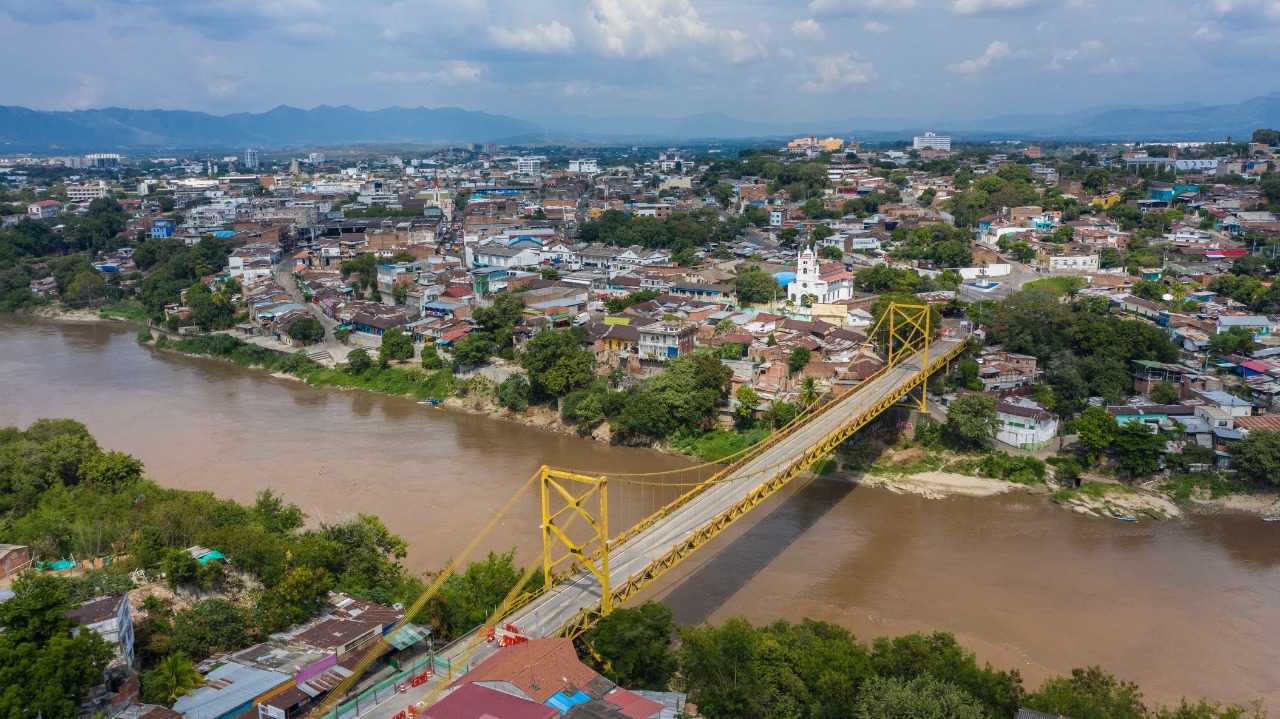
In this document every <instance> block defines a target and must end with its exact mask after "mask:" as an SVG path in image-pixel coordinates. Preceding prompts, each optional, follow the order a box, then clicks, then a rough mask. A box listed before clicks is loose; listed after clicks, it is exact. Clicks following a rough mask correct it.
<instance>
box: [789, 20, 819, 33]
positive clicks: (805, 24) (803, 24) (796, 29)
mask: <svg viewBox="0 0 1280 719" xmlns="http://www.w3.org/2000/svg"><path fill="white" fill-rule="evenodd" d="M791 34H792V35H796V36H798V37H819V38H820V37H823V36H824V35H825V33H823V32H822V25H821V24H820V23H819V22H818V21H817V20H814V19H813V18H809V19H807V20H796V21H795V22H793V23H791Z"/></svg>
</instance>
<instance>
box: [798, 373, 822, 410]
mask: <svg viewBox="0 0 1280 719" xmlns="http://www.w3.org/2000/svg"><path fill="white" fill-rule="evenodd" d="M816 401H818V380H816V379H814V378H813V377H805V378H804V379H802V380H800V404H802V405H804V406H806V407H808V406H809V405H811V404H813V403H814V402H816Z"/></svg>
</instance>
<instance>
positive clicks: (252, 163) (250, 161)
mask: <svg viewBox="0 0 1280 719" xmlns="http://www.w3.org/2000/svg"><path fill="white" fill-rule="evenodd" d="M244 166H245V167H247V168H248V169H250V170H256V169H258V151H257V150H254V149H252V148H250V149H248V150H245V151H244Z"/></svg>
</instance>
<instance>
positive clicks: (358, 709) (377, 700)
mask: <svg viewBox="0 0 1280 719" xmlns="http://www.w3.org/2000/svg"><path fill="white" fill-rule="evenodd" d="M433 660H434V665H433V666H432V667H431V668H430V669H431V672H432V673H436V674H438V673H440V672H446V673H447V672H450V671H452V669H453V667H452V665H451V664H450V663H449V661H448V660H446V659H442V658H441V657H439V656H433V655H429V656H425V657H420V658H419V659H418V660H417V661H415V662H414V663H413V664H412V665H411V666H410V667H409V668H407V669H403V670H401V671H399V672H397V673H395V674H392V675H391V676H390V677H387V678H386V679H383V680H382V681H380V682H378V683H377V684H374V685H373V686H371V687H369V688H368V689H366V690H364V691H363V692H360V693H359V694H357V695H356V697H355V698H354V699H350V700H348V701H346V702H344V703H342V704H339V705H338V708H337V709H335V710H333V711H332V712H330V713H328V714H326V715H324V716H323V717H321V719H355V717H358V716H360V715H361V714H364V713H365V712H367V711H369V710H371V709H373V708H374V707H376V706H378V705H379V704H381V703H382V702H384V701H386V700H388V699H390V698H391V697H393V696H395V695H396V694H398V693H399V689H398V687H399V685H400V684H401V683H402V682H403V683H405V684H412V685H413V686H417V685H418V684H421V683H422V682H423V681H426V678H427V677H428V676H430V674H428V673H427V672H425V671H422V669H423V667H426V666H427V665H428V664H431V663H432V661H433ZM446 675H447V674H446ZM420 678H421V679H420ZM415 682H416V683H415Z"/></svg>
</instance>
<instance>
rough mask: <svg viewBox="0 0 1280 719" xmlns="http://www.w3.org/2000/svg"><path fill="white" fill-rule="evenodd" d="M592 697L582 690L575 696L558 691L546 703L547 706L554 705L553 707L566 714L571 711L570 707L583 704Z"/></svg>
mask: <svg viewBox="0 0 1280 719" xmlns="http://www.w3.org/2000/svg"><path fill="white" fill-rule="evenodd" d="M590 699H591V697H589V696H587V695H586V693H585V692H582V691H579V692H578V693H577V694H574V695H573V696H567V695H565V693H564V692H556V693H555V694H552V695H551V696H550V697H549V698H548V699H547V701H546V702H544V703H545V704H546V705H547V706H550V707H552V708H553V709H557V710H559V712H560V713H561V714H564V713H565V712H567V711H569V709H571V708H573V706H574V705H577V704H581V703H583V702H585V701H588V700H590Z"/></svg>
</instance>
